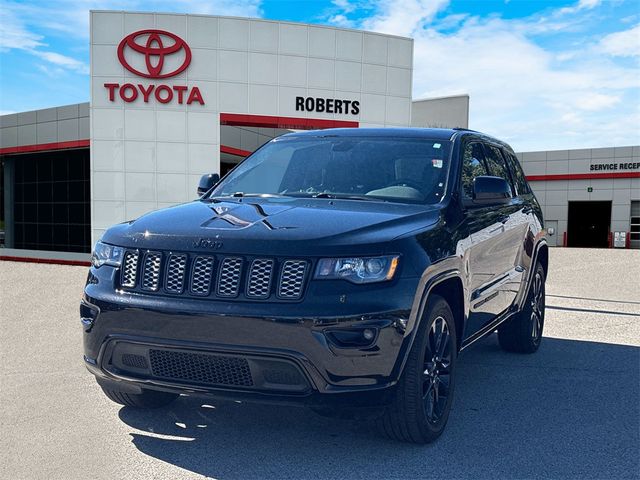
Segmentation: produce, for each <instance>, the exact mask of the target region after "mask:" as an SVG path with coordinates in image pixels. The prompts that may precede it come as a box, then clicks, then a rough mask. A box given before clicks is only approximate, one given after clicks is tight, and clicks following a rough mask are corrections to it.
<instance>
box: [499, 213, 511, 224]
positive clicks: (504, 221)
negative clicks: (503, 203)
mask: <svg viewBox="0 0 640 480" xmlns="http://www.w3.org/2000/svg"><path fill="white" fill-rule="evenodd" d="M508 221H509V215H505V216H504V217H502V218H501V219H500V223H502V224H505V223H507V222H508Z"/></svg>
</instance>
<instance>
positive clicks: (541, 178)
mask: <svg viewBox="0 0 640 480" xmlns="http://www.w3.org/2000/svg"><path fill="white" fill-rule="evenodd" d="M606 178H640V172H611V173H565V174H561V175H527V180H529V181H530V182H550V181H554V180H598V179H606Z"/></svg>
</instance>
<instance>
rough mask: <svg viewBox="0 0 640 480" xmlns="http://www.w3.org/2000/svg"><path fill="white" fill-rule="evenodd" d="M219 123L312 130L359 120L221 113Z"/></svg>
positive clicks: (348, 125)
mask: <svg viewBox="0 0 640 480" xmlns="http://www.w3.org/2000/svg"><path fill="white" fill-rule="evenodd" d="M220 124H221V125H233V126H243V127H264V128H286V129H293V130H313V129H316V128H317V129H323V128H357V127H358V126H359V125H360V124H359V122H353V121H349V120H332V119H320V118H298V117H274V116H270V115H245V114H238V113H221V114H220Z"/></svg>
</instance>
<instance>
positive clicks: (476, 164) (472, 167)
mask: <svg viewBox="0 0 640 480" xmlns="http://www.w3.org/2000/svg"><path fill="white" fill-rule="evenodd" d="M482 175H488V172H487V167H486V165H485V158H484V150H483V149H482V144H480V143H468V144H467V146H466V147H465V148H464V154H463V157H462V193H463V195H464V196H465V198H469V199H471V198H473V179H474V178H476V177H480V176H482Z"/></svg>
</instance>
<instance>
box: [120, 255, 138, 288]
mask: <svg viewBox="0 0 640 480" xmlns="http://www.w3.org/2000/svg"><path fill="white" fill-rule="evenodd" d="M137 274H138V252H132V251H129V252H126V253H125V254H124V259H123V261H122V273H121V277H120V285H122V286H123V287H127V288H133V287H135V286H136V279H137Z"/></svg>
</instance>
